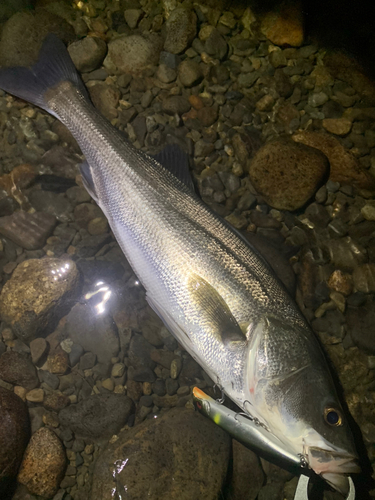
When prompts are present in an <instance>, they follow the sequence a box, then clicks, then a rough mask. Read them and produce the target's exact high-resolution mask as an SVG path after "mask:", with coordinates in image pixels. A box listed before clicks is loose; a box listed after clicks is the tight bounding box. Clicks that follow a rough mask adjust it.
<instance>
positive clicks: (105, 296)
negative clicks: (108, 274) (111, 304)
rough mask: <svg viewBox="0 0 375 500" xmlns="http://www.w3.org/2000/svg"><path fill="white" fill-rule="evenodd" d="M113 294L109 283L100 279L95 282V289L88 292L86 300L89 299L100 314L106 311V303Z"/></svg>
mask: <svg viewBox="0 0 375 500" xmlns="http://www.w3.org/2000/svg"><path fill="white" fill-rule="evenodd" d="M111 295H112V290H111V289H110V287H109V285H107V284H106V283H105V282H104V281H98V282H97V283H96V284H95V288H94V290H93V291H91V292H87V293H86V295H85V300H87V301H89V303H90V305H91V306H92V307H93V309H94V310H95V312H96V314H97V315H99V314H103V313H105V312H106V304H107V302H108V301H109V299H110V298H111Z"/></svg>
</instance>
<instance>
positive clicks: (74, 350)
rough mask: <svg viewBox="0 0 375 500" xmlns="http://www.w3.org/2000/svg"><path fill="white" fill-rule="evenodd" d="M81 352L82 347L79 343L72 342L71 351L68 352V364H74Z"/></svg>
mask: <svg viewBox="0 0 375 500" xmlns="http://www.w3.org/2000/svg"><path fill="white" fill-rule="evenodd" d="M82 354H83V347H82V346H80V345H79V344H73V345H72V347H71V351H70V353H69V365H70V366H71V367H73V366H75V365H76V364H77V363H78V361H79V360H80V358H81V356H82Z"/></svg>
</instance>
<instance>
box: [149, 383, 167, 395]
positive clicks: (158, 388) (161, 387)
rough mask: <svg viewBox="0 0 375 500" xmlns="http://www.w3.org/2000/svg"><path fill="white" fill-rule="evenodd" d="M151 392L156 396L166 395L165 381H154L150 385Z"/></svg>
mask: <svg viewBox="0 0 375 500" xmlns="http://www.w3.org/2000/svg"><path fill="white" fill-rule="evenodd" d="M152 388H153V392H154V393H155V394H157V395H158V396H165V394H166V387H165V381H164V380H162V379H158V380H156V381H155V382H154V383H153V384H152Z"/></svg>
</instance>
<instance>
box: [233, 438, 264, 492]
mask: <svg viewBox="0 0 375 500" xmlns="http://www.w3.org/2000/svg"><path fill="white" fill-rule="evenodd" d="M232 449H233V475H232V481H231V486H230V488H231V493H232V496H233V498H238V499H240V498H246V499H247V500H255V499H256V498H257V496H258V493H259V491H260V489H261V487H262V486H263V483H264V472H263V470H262V467H261V464H260V460H259V457H258V456H257V455H256V454H255V453H254V452H253V451H251V450H249V449H248V448H245V446H244V445H242V444H241V443H239V442H238V441H236V440H235V439H232Z"/></svg>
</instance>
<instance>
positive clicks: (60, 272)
mask: <svg viewBox="0 0 375 500" xmlns="http://www.w3.org/2000/svg"><path fill="white" fill-rule="evenodd" d="M69 268H70V264H69V262H67V263H66V264H64V265H63V266H61V267H60V268H57V269H52V271H51V273H52V274H53V275H54V278H53V279H54V280H55V281H57V280H58V279H59V278H62V277H64V276H65V273H67V272H68V271H69Z"/></svg>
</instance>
